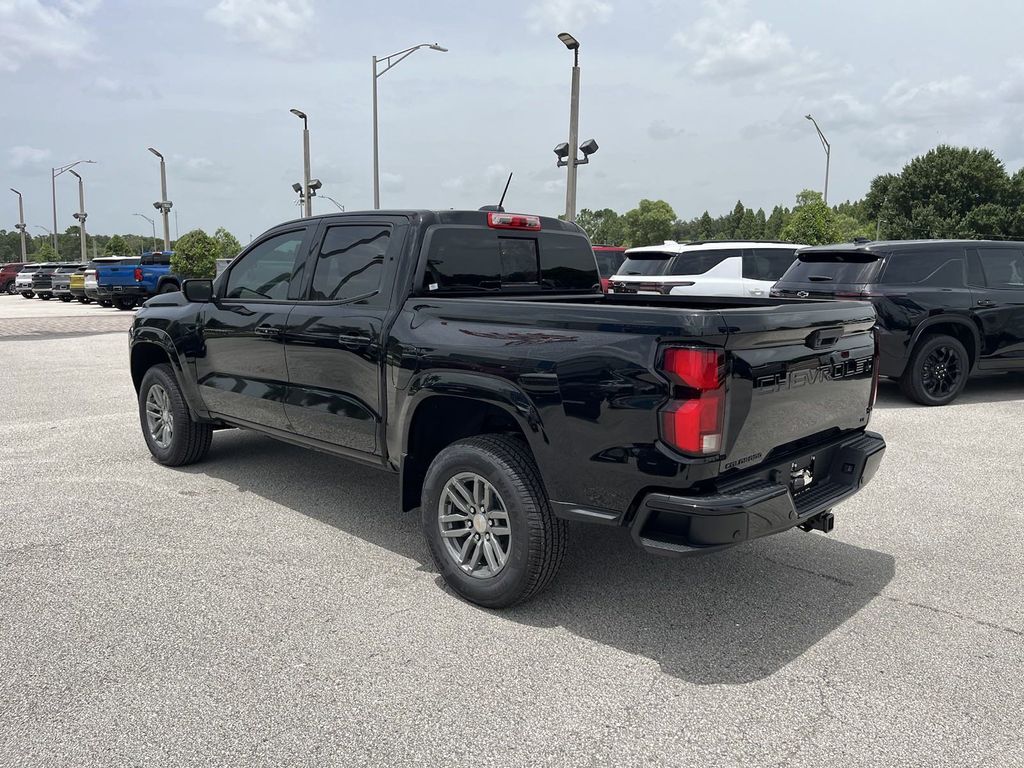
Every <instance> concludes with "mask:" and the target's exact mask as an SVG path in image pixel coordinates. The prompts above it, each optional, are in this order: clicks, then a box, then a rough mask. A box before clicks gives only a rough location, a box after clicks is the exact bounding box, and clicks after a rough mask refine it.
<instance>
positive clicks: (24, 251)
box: [10, 187, 28, 261]
mask: <svg viewBox="0 0 1024 768" xmlns="http://www.w3.org/2000/svg"><path fill="white" fill-rule="evenodd" d="M10 190H11V192H13V193H14V194H16V195H17V196H18V223H17V224H16V225H15V226H14V228H15V229H16V230H18V232H20V233H21V260H22V261H28V246H27V245H26V244H25V202H24V200H22V197H21V192H19V191H18V190H16V189H15V188H14V187H10Z"/></svg>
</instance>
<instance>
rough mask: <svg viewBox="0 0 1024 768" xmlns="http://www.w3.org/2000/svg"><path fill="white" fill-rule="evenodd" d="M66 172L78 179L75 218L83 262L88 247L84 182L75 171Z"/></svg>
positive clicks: (83, 261) (86, 257)
mask: <svg viewBox="0 0 1024 768" xmlns="http://www.w3.org/2000/svg"><path fill="white" fill-rule="evenodd" d="M68 173H70V174H71V175H72V176H74V177H75V178H76V179H78V213H76V214H75V218H76V219H78V234H79V235H80V236H81V239H82V263H83V264H84V263H85V262H87V261H88V260H89V249H88V248H87V247H86V244H85V219H86V217H87V216H88V215H89V214H87V213H86V212H85V183H84V182H83V181H82V177H81V176H80V175H79V174H78V172H77V171H72V170H71V169H68Z"/></svg>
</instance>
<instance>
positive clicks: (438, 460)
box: [130, 211, 885, 607]
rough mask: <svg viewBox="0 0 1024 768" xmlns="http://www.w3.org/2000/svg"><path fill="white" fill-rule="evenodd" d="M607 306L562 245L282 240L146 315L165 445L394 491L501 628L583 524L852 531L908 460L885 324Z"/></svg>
mask: <svg viewBox="0 0 1024 768" xmlns="http://www.w3.org/2000/svg"><path fill="white" fill-rule="evenodd" d="M598 284H599V280H598V274H597V266H596V263H595V259H594V253H593V251H592V250H591V248H590V244H589V242H588V241H587V239H586V236H585V235H584V234H583V232H582V230H580V229H579V228H578V227H577V226H576V225H575V224H569V223H565V222H562V221H558V220H557V219H550V218H543V217H538V216H530V215H523V214H510V213H505V212H502V211H389V212H383V211H381V212H372V213H345V214H337V215H330V216H322V217H315V218H308V219H301V220H298V221H292V222H289V223H287V224H282V225H281V226H278V227H275V228H274V229H271V230H269V231H268V232H266V233H265V234H263V235H262V236H260V237H259V238H258V239H257V240H256V241H254V242H253V244H252V245H250V246H249V247H248V248H247V249H246V250H245V251H243V252H242V253H241V254H240V255H239V256H238V257H237V258H236V259H235V260H234V261H233V262H232V263H231V265H230V266H229V267H228V268H227V269H226V270H225V272H224V273H223V274H221V275H220V276H219V277H218V278H217V279H216V281H210V280H191V281H187V282H186V283H185V285H184V286H183V291H182V292H180V293H168V294H164V295H160V296H157V297H154V298H152V299H150V300H149V301H147V302H146V304H145V306H144V307H143V308H142V309H141V310H140V311H139V312H138V314H137V316H136V318H135V321H134V325H133V327H132V329H131V332H130V335H131V350H130V355H131V374H132V380H133V382H134V384H135V389H136V391H137V392H138V403H139V415H140V420H141V425H142V431H143V435H144V436H145V440H146V443H147V445H148V446H149V450H150V451H151V452H152V454H153V455H154V456H155V457H156V460H157V461H159V462H161V463H163V464H167V465H170V466H177V465H183V464H189V463H192V462H196V461H199V460H200V459H202V458H203V456H204V455H205V454H206V452H207V450H208V449H209V447H210V442H211V439H212V434H213V431H214V430H215V429H217V428H220V427H225V426H231V427H242V428H247V429H255V430H258V431H260V432H263V433H265V434H268V435H270V436H272V437H276V438H279V439H281V440H285V441H288V442H291V443H295V444H298V445H302V446H306V447H310V448H315V449H318V450H322V451H327V452H329V453H332V454H336V455H338V456H342V457H345V458H348V459H354V460H356V461H360V462H364V463H366V464H370V465H373V466H376V467H380V468H381V469H385V470H390V471H392V472H396V473H398V474H399V482H400V483H401V497H402V504H403V506H404V507H405V508H406V509H414V508H416V507H419V508H420V510H421V514H422V521H423V532H424V534H425V536H426V538H427V541H428V542H429V545H430V549H431V552H432V554H433V557H434V560H435V562H436V564H437V567H438V569H439V570H440V572H441V574H442V575H443V577H444V578H445V580H446V581H447V582H448V584H449V585H450V586H451V587H452V588H453V589H454V590H455V591H457V592H458V593H459V594H461V595H463V596H464V597H466V598H467V599H469V600H472V601H474V602H476V603H479V604H482V605H486V606H491V607H501V606H508V605H512V604H514V603H516V602H519V601H521V600H524V599H526V598H528V597H530V596H532V595H533V594H535V593H536V592H538V591H539V590H541V589H542V588H543V587H544V586H545V585H547V584H548V582H549V581H550V580H551V578H552V577H553V576H554V574H555V572H556V571H557V569H558V566H559V564H560V562H561V560H562V557H563V554H564V552H565V548H566V524H565V521H566V520H577V521H585V522H589V523H596V524H600V525H610V526H621V527H625V528H628V529H629V531H630V532H631V534H632V537H633V539H634V540H635V542H636V543H637V544H638V545H639V546H641V547H642V548H644V549H646V550H647V551H649V552H653V553H657V554H665V555H678V554H684V553H692V552H699V551H706V550H711V549H715V548H720V547H724V546H729V545H733V544H736V543H738V542H742V541H745V540H748V539H754V538H757V537H760V536H765V535H767V534H772V533H777V532H780V531H785V530H787V529H790V528H793V527H795V526H800V527H801V528H803V529H805V530H812V529H818V530H823V531H826V532H827V531H828V530H830V529H831V527H832V522H833V517H832V513H831V511H830V509H831V507H832V506H833V505H834V504H836V503H837V502H839V501H842V500H843V499H845V498H847V497H849V496H851V495H852V494H854V493H856V492H857V490H858V489H859V488H861V486H863V485H864V484H865V483H866V482H867V481H868V480H869V479H870V478H871V477H872V476H873V475H874V473H875V471H876V470H877V468H878V465H879V463H880V461H881V459H882V454H883V452H884V450H885V443H884V441H883V440H882V438H881V437H880V436H879V435H877V434H874V433H872V432H868V431H866V429H865V428H866V427H867V424H868V419H869V417H870V415H871V409H872V405H873V401H874V395H875V389H876V383H877V369H876V366H875V359H876V354H875V342H874V337H873V334H872V330H871V329H872V325H873V324H874V312H873V310H872V307H871V305H870V304H868V303H866V302H860V301H813V300H812V301H800V300H789V299H756V298H745V299H722V298H693V297H675V296H644V295H629V296H614V295H611V296H609V295H604V294H602V293H600V292H599V290H597V289H595V287H594V286H595V285H598ZM239 460H240V461H242V460H244V459H243V458H241V457H240V458H239Z"/></svg>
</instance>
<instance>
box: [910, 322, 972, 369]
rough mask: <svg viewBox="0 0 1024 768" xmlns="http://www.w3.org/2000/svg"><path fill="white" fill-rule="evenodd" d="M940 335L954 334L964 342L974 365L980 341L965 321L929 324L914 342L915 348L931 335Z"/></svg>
mask: <svg viewBox="0 0 1024 768" xmlns="http://www.w3.org/2000/svg"><path fill="white" fill-rule="evenodd" d="M938 335H942V336H952V337H953V338H954V339H956V340H957V341H959V342H960V343H961V344H963V345H964V348H965V349H966V350H967V356H968V358H970V364H971V367H972V368H973V367H974V363H975V362H976V361H977V359H978V352H979V350H978V342H977V338H976V337H975V335H974V333H973V332H972V331H971V329H970V328H969V327H967V326H966V325H964V324H963V323H935V324H934V325H929V326H928V327H927V328H925V329H924V330H923V331H922V332H921V335H920V336H918V338H917V341H916V342H914V349H916V348H917V347H918V346H919V345H920V344H921V343H922V342H924V341H925V340H926V339H928V338H929V337H930V336H938ZM911 354H913V350H911Z"/></svg>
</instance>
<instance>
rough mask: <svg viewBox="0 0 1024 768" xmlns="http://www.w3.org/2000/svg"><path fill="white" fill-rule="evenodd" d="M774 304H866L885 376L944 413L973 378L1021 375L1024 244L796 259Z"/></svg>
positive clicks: (957, 244) (860, 250) (892, 248)
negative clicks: (975, 374) (871, 309)
mask: <svg viewBox="0 0 1024 768" xmlns="http://www.w3.org/2000/svg"><path fill="white" fill-rule="evenodd" d="M772 296H779V297H796V298H801V299H804V298H828V299H846V298H849V299H870V301H871V303H872V304H874V306H875V311H876V313H877V315H878V320H877V325H876V329H877V332H878V333H877V338H878V348H879V366H880V373H881V375H882V376H888V377H890V378H893V379H897V380H898V381H899V383H900V388H901V389H902V390H903V393H904V394H905V395H906V396H907V397H909V398H910V399H911V400H913V401H915V402H918V403H921V404H922V405H945V404H946V403H949V402H951V401H952V400H953V399H954V398H955V397H956V396H957V395H959V394H960V392H961V391H962V390H963V388H964V385H965V384H966V383H967V377H968V376H969V375H970V373H971V372H972V371H1014V370H1024V243H1021V242H996V241H991V240H903V241H891V242H885V241H882V242H866V243H848V244H843V245H823V246H817V247H814V248H804V249H801V250H800V251H799V252H798V254H797V260H796V261H795V262H794V263H793V266H791V267H790V268H789V269H788V270H787V271H786V274H785V275H783V276H782V279H780V280H779V282H777V283H776V284H775V287H774V288H773V289H772Z"/></svg>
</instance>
